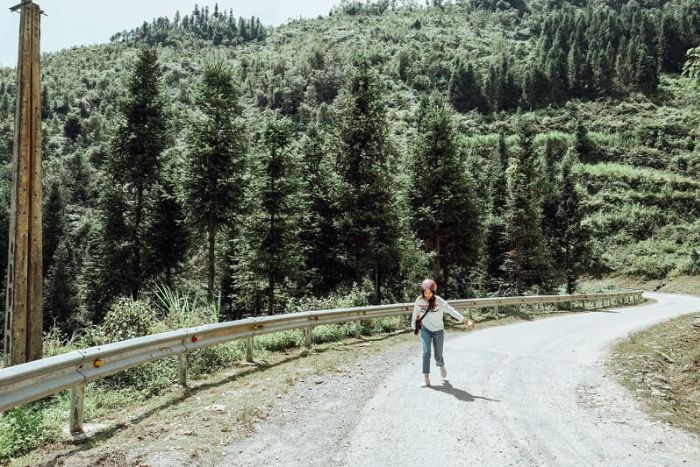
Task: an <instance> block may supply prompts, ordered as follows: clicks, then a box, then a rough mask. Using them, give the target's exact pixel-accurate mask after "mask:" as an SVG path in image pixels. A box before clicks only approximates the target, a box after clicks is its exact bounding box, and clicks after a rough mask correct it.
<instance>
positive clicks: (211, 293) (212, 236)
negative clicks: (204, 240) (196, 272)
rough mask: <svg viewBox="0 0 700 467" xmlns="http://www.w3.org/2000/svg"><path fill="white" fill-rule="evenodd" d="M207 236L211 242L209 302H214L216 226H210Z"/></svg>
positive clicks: (208, 281)
mask: <svg viewBox="0 0 700 467" xmlns="http://www.w3.org/2000/svg"><path fill="white" fill-rule="evenodd" d="M207 236H208V240H209V251H208V253H207V261H208V264H207V269H208V270H207V302H208V303H213V302H214V273H215V261H216V251H215V249H214V248H215V246H216V227H215V226H214V224H211V223H210V224H209V227H208V228H207Z"/></svg>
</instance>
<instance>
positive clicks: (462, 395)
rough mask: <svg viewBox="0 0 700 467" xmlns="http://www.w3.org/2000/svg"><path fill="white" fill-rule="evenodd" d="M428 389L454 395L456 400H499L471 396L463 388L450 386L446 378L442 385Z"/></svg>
mask: <svg viewBox="0 0 700 467" xmlns="http://www.w3.org/2000/svg"><path fill="white" fill-rule="evenodd" d="M430 389H433V390H435V391H438V392H444V393H446V394H450V395H452V396H455V397H456V398H457V400H460V401H463V402H474V401H475V400H476V399H483V400H485V401H489V402H501V401H499V400H497V399H489V398H488V397H482V396H473V395H471V394H469V393H468V392H467V391H465V390H463V389H459V388H456V387H454V386H452V384H450V382H449V381H447V380H444V381H443V382H442V386H430Z"/></svg>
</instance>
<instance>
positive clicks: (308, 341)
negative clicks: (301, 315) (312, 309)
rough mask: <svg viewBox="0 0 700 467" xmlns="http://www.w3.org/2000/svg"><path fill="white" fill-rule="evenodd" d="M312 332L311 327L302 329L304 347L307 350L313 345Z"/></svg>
mask: <svg viewBox="0 0 700 467" xmlns="http://www.w3.org/2000/svg"><path fill="white" fill-rule="evenodd" d="M312 330H313V327H311V326H308V327H305V328H304V347H306V348H307V349H310V348H311V345H312V344H313V339H312V337H313V336H312V335H311V331H312Z"/></svg>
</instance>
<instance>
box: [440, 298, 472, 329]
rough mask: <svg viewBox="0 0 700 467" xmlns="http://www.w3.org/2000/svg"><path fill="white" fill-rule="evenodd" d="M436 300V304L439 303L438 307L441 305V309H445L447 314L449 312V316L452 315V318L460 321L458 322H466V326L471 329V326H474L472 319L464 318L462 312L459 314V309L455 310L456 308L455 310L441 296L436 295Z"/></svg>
mask: <svg viewBox="0 0 700 467" xmlns="http://www.w3.org/2000/svg"><path fill="white" fill-rule="evenodd" d="M437 301H438V305H440V307H441V308H442V309H443V310H445V311H447V314H449V315H450V316H452V317H453V318H454V319H456V320H457V321H460V322H462V323H464V324H466V325H467V327H468V328H469V329H473V328H474V323H473V322H472V320H470V319H469V318H465V317H464V316H462V314H461V313H460V312H459V311H457V310H455V309H454V308H452V307H451V306H450V304H449V303H447V302H446V301H445V300H444V299H443V298H441V297H438V298H437Z"/></svg>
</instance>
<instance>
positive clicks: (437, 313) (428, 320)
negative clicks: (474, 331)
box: [411, 295, 464, 332]
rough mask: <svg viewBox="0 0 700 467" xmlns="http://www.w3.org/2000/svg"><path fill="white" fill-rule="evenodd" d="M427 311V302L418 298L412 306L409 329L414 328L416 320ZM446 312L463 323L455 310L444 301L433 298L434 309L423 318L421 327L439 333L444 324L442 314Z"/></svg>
mask: <svg viewBox="0 0 700 467" xmlns="http://www.w3.org/2000/svg"><path fill="white" fill-rule="evenodd" d="M427 309H428V302H427V301H426V300H425V299H424V298H423V297H422V296H420V297H418V298H417V299H416V301H415V303H414V304H413V316H411V329H415V328H416V319H417V318H418V317H420V316H423V315H424V314H425V310H427ZM444 311H446V312H447V313H448V314H449V315H450V316H452V317H453V318H454V319H456V320H457V321H464V316H462V315H461V314H459V312H458V311H457V310H455V309H454V308H452V307H451V306H450V305H449V304H448V303H447V302H446V301H445V300H443V299H442V298H441V297H439V296H437V295H436V296H435V308H433V309H432V310H431V311H429V312H428V314H426V315H425V318H423V321H422V323H423V326H425V328H426V329H427V330H428V331H432V332H435V331H441V330H443V329H445V324H444V323H443V322H442V316H443V312H444Z"/></svg>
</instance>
